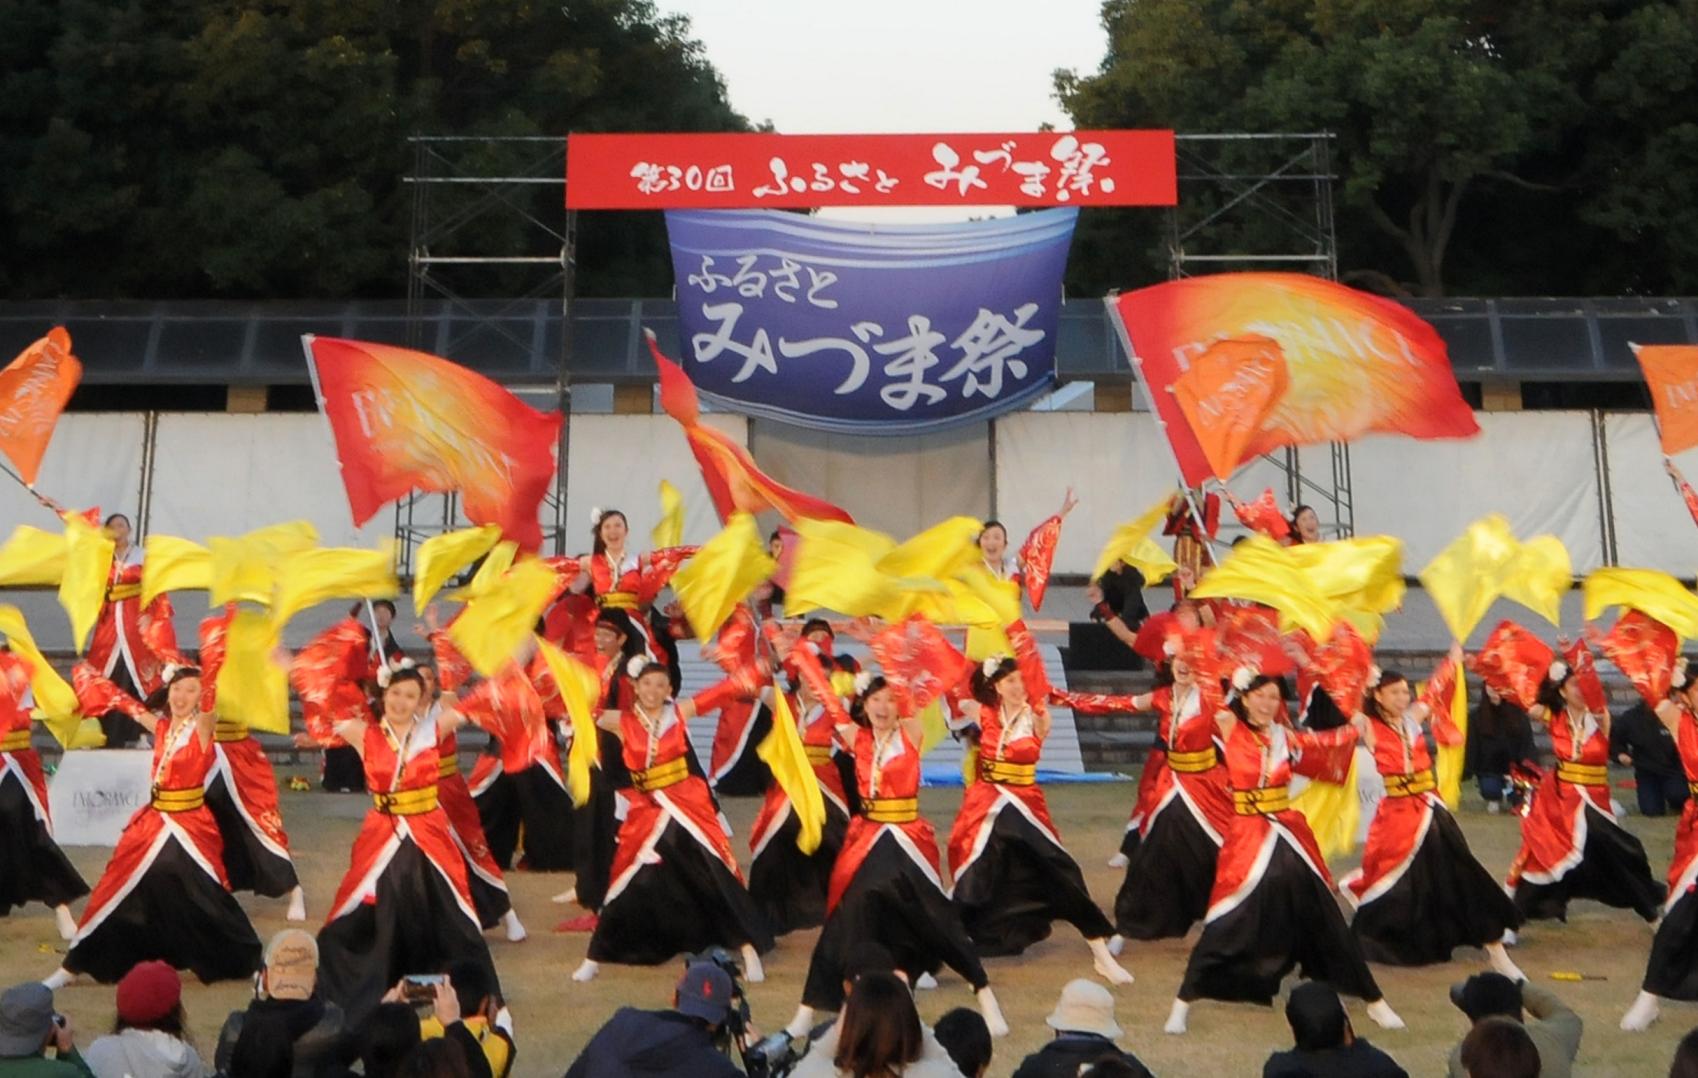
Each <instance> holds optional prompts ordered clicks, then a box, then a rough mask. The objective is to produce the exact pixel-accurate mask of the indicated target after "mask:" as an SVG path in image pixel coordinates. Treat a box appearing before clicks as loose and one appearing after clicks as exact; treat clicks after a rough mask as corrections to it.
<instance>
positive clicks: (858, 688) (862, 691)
mask: <svg viewBox="0 0 1698 1078" xmlns="http://www.w3.org/2000/svg"><path fill="white" fill-rule="evenodd" d="M872 683H873V672H872V671H871V670H862V671H861V672H860V673H858V674H856V675H855V695H856V696H865V695H866V693H867V686H869V685H871V684H872Z"/></svg>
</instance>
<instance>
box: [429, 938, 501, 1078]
mask: <svg viewBox="0 0 1698 1078" xmlns="http://www.w3.org/2000/svg"><path fill="white" fill-rule="evenodd" d="M448 986H449V988H450V989H451V990H452V991H453V993H454V999H455V1002H456V1003H457V1004H458V1008H457V1009H458V1013H459V1022H460V1026H461V1027H462V1028H461V1029H459V1030H455V1029H452V1027H451V1025H450V1027H448V1028H445V1027H444V1025H443V1022H442V1017H441V1016H440V1015H439V1014H432V1015H430V1016H429V1017H427V1018H423V1019H420V1021H419V1032H420V1034H421V1035H423V1037H424V1039H425V1040H427V1041H429V1040H435V1039H437V1038H440V1037H443V1036H445V1035H450V1036H452V1038H453V1039H455V1040H457V1041H459V1044H460V1047H461V1048H462V1049H464V1050H465V1051H466V1052H467V1053H473V1052H475V1053H477V1054H480V1055H482V1056H483V1058H484V1059H485V1060H487V1061H488V1063H489V1073H490V1075H491V1078H507V1076H508V1075H509V1074H511V1073H512V1071H513V1060H514V1058H515V1057H516V1056H517V1055H518V1054H519V1050H518V1049H517V1048H516V1047H514V1044H513V1035H512V1033H511V1032H510V1031H508V1030H507V1029H505V1028H503V1027H502V1026H501V1025H500V1024H499V1020H498V1019H497V1017H496V1015H497V1012H499V1011H500V1010H501V998H500V997H499V996H497V995H496V994H495V983H494V980H493V978H491V977H490V974H489V969H488V968H487V967H486V966H484V965H482V964H480V963H477V962H469V961H467V962H456V963H454V964H453V965H452V966H449V967H448ZM449 1022H450V1023H451V1024H452V1022H453V1019H452V1018H450V1019H449ZM474 1069H476V1068H475V1067H474Z"/></svg>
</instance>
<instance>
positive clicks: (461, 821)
mask: <svg viewBox="0 0 1698 1078" xmlns="http://www.w3.org/2000/svg"><path fill="white" fill-rule="evenodd" d="M441 710H442V705H441V704H432V705H431V707H430V710H429V711H428V712H427V713H426V721H427V722H435V721H436V717H437V715H438V714H440V712H441ZM436 757H437V779H436V800H437V803H438V804H440V805H441V806H442V812H443V815H445V816H447V817H448V833H449V835H451V836H452V837H453V839H454V845H455V846H457V847H459V849H460V856H461V857H462V858H463V859H464V860H465V862H466V870H467V872H468V873H469V875H468V876H467V877H466V882H467V885H468V886H469V887H470V889H471V892H472V899H473V904H474V905H475V906H476V907H477V911H478V923H479V924H481V925H482V926H483V927H485V928H490V927H492V926H493V925H495V924H496V923H497V922H499V921H500V920H501V918H502V917H504V916H505V915H506V914H507V911H508V910H510V909H512V908H513V900H512V898H511V896H509V895H508V893H507V880H506V878H505V877H504V876H503V875H502V873H501V866H500V865H499V864H497V863H496V861H495V855H494V854H493V853H492V852H490V848H489V842H488V840H487V839H485V838H484V833H483V821H482V820H480V819H479V818H478V806H477V803H476V802H474V801H473V800H472V790H471V787H470V786H468V785H466V777H465V776H464V775H462V774H460V735H459V734H457V733H455V732H454V731H452V730H450V731H448V732H447V733H445V734H443V735H442V737H441V739H440V740H439V741H437V743H436Z"/></svg>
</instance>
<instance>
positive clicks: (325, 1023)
mask: <svg viewBox="0 0 1698 1078" xmlns="http://www.w3.org/2000/svg"><path fill="white" fill-rule="evenodd" d="M250 1014H252V1015H267V1016H271V1017H277V1018H281V1019H282V1020H283V1024H284V1025H285V1026H286V1027H287V1028H288V1030H289V1039H290V1040H292V1041H294V1042H295V1069H294V1071H293V1072H292V1073H293V1074H294V1076H295V1078H321V1076H323V1075H330V1074H339V1073H341V1071H342V1069H343V1068H345V1067H346V1066H347V1064H348V1063H349V1062H351V1061H352V1060H353V1058H354V1056H355V1054H356V1052H355V1046H354V1044H353V1041H352V1039H351V1038H350V1037H349V1036H348V1035H347V1031H346V1030H345V1029H344V1028H343V1026H344V1019H343V1017H342V1008H340V1007H338V1006H337V1005H336V1004H334V1003H327V1002H325V1001H324V1000H322V999H319V998H318V997H317V996H314V997H313V998H311V999H256V1000H254V1001H253V1002H252V1003H250V1004H248V1009H247V1010H245V1011H231V1012H230V1017H229V1018H226V1019H225V1020H224V1028H223V1029H222V1030H220V1031H219V1033H218V1047H217V1048H216V1049H215V1050H214V1052H213V1056H212V1060H213V1066H215V1067H217V1068H218V1069H219V1070H220V1071H225V1072H227V1071H229V1069H230V1053H232V1052H234V1051H235V1050H236V1040H237V1038H239V1037H240V1036H241V1035H242V1024H243V1022H244V1021H246V1019H247V1017H248V1015H250Z"/></svg>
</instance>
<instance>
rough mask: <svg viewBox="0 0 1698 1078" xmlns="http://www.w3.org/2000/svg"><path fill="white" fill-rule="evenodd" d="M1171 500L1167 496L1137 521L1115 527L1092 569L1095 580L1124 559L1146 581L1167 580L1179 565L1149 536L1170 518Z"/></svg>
mask: <svg viewBox="0 0 1698 1078" xmlns="http://www.w3.org/2000/svg"><path fill="white" fill-rule="evenodd" d="M1170 500H1171V499H1169V498H1165V497H1164V498H1163V499H1162V500H1161V501H1159V502H1157V503H1156V504H1155V505H1152V506H1150V507H1149V508H1148V509H1146V510H1144V512H1143V513H1142V514H1141V515H1140V516H1139V517H1138V518H1137V519H1136V520H1131V521H1128V522H1127V523H1125V524H1122V525H1121V526H1120V527H1118V528H1116V529H1114V534H1113V535H1110V536H1109V537H1108V542H1107V543H1106V544H1104V546H1103V549H1102V553H1101V554H1098V555H1097V564H1096V567H1095V568H1093V569H1092V570H1091V579H1092V580H1096V579H1098V578H1099V577H1101V576H1102V575H1103V574H1104V573H1106V572H1108V571H1109V570H1110V569H1112V568H1114V567H1115V566H1116V565H1118V564H1120V563H1121V562H1125V563H1126V564H1127V565H1130V566H1132V567H1133V568H1135V569H1137V570H1138V571H1139V572H1140V573H1142V574H1144V583H1146V584H1159V583H1161V582H1162V581H1163V580H1166V579H1167V577H1168V574H1169V573H1172V572H1173V571H1174V570H1175V569H1177V568H1179V566H1177V565H1175V564H1174V562H1173V559H1172V558H1170V557H1168V556H1167V553H1166V552H1165V551H1163V550H1162V548H1161V547H1159V546H1157V545H1156V543H1155V542H1154V541H1153V540H1152V539H1151V538H1150V532H1151V530H1152V529H1154V528H1155V526H1156V525H1157V524H1160V523H1161V522H1162V521H1163V520H1164V519H1165V518H1166V517H1167V507H1168V503H1169V502H1170Z"/></svg>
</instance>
